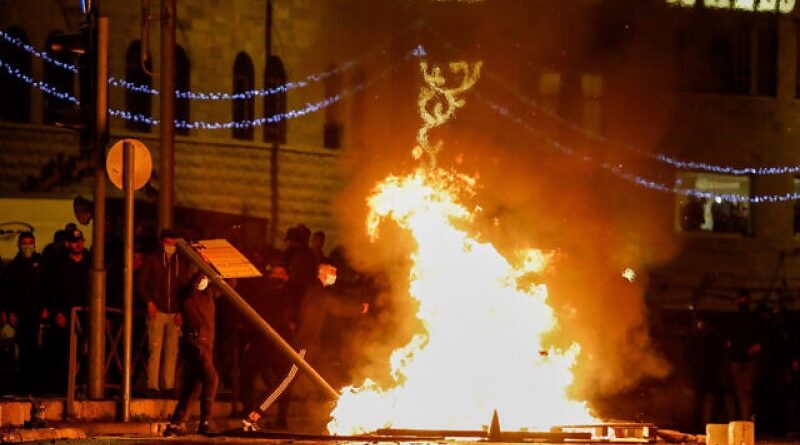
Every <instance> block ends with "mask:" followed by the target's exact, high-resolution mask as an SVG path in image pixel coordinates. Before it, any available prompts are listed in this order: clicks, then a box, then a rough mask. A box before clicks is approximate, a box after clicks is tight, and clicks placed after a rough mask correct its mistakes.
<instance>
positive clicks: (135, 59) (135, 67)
mask: <svg viewBox="0 0 800 445" xmlns="http://www.w3.org/2000/svg"><path fill="white" fill-rule="evenodd" d="M141 48H142V45H141V42H139V41H138V40H137V41H135V42H133V43H131V44H130V46H128V51H127V52H126V53H125V79H126V80H127V81H128V82H131V83H134V84H136V85H143V86H145V87H147V88H150V87H151V85H152V79H151V78H150V76H149V75H148V74H147V73H146V72H145V70H144V69H143V68H142V63H141V61H140V59H139V57H140V52H141ZM151 69H152V67H151V64H150V57H149V56H148V57H147V70H148V71H150V70H151ZM152 104H153V96H152V95H151V94H149V93H146V92H138V91H131V90H130V89H126V90H125V108H126V109H127V110H128V111H129V112H130V113H131V114H133V115H137V114H140V115H143V116H148V117H149V116H151V115H152ZM125 128H127V129H128V130H133V131H143V132H148V133H149V132H150V124H148V123H146V122H136V121H132V120H128V121H125Z"/></svg>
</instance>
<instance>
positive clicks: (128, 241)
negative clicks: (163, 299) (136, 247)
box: [106, 139, 153, 422]
mask: <svg viewBox="0 0 800 445" xmlns="http://www.w3.org/2000/svg"><path fill="white" fill-rule="evenodd" d="M152 169H153V160H152V158H151V157H150V152H149V151H148V150H147V147H145V145H144V144H142V143H141V142H139V141H137V140H135V139H123V140H121V141H119V142H117V143H116V144H114V146H113V147H111V150H110V151H109V152H108V156H107V157H106V172H108V177H109V179H110V180H111V182H112V183H113V184H114V185H115V186H117V187H118V188H120V189H122V190H123V191H124V192H125V230H124V232H125V233H124V246H125V248H124V255H125V266H124V286H123V294H124V298H123V311H122V313H123V326H124V329H123V332H124V342H123V343H124V346H123V348H124V352H123V356H122V367H123V370H122V421H123V422H128V421H130V417H131V349H132V343H133V192H134V190H136V189H139V188H141V187H143V186H144V185H145V184H147V181H148V180H149V179H150V173H151V172H152Z"/></svg>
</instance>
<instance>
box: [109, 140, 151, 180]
mask: <svg viewBox="0 0 800 445" xmlns="http://www.w3.org/2000/svg"><path fill="white" fill-rule="evenodd" d="M126 143H129V144H132V145H133V189H134V190H138V189H140V188H142V187H144V185H145V184H147V181H148V180H150V173H152V172H153V158H151V157H150V150H148V149H147V147H146V146H145V145H144V144H143V143H141V142H140V141H137V140H136V139H122V140H121V141H118V142H117V143H116V144H114V145H113V146H112V147H111V150H109V151H108V155H106V172H107V173H108V179H110V180H111V182H112V183H113V184H114V185H115V186H117V188H118V189H120V190H121V189H122V188H123V186H124V185H123V183H122V169H123V165H122V152H123V150H124V146H125V144H126Z"/></svg>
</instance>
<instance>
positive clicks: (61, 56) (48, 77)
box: [42, 31, 75, 124]
mask: <svg viewBox="0 0 800 445" xmlns="http://www.w3.org/2000/svg"><path fill="white" fill-rule="evenodd" d="M58 34H62V32H61V31H56V32H53V33H51V34H50V36H49V37H48V38H47V43H46V44H45V48H50V44H51V43H52V41H53V38H54V37H55V36H56V35H58ZM52 56H53V58H54V59H56V60H58V61H59V62H64V63H75V58H74V57H73V56H71V55H70V54H68V53H67V52H66V51H62V52H58V53H55V54H53V55H52ZM44 81H45V82H47V83H48V84H49V85H50V86H52V87H55V88H56V89H58V90H59V91H65V92H69V93H71V94H73V95H74V94H75V84H74V81H75V75H74V74H73V73H72V71H68V70H65V69H64V68H61V67H58V66H56V65H53V64H52V63H45V64H44ZM43 99H44V101H43V106H44V114H43V116H42V118H43V120H44V122H45V123H47V124H52V123H54V122H56V120H58V117H59V116H60V115H62V113H64V112H65V111H68V110H70V109H72V108H73V105H72V103H71V102H67V101H66V100H63V99H59V98H57V97H55V96H51V95H49V94H45V95H44V98H43Z"/></svg>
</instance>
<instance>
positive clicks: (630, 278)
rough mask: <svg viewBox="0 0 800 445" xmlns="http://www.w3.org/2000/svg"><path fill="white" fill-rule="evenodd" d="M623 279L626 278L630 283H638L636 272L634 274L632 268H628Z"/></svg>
mask: <svg viewBox="0 0 800 445" xmlns="http://www.w3.org/2000/svg"><path fill="white" fill-rule="evenodd" d="M622 278H625V279H626V280H628V281H629V282H631V283H633V282H634V281H636V272H634V271H633V269H631V268H630V267H626V268H625V270H623V271H622Z"/></svg>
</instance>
